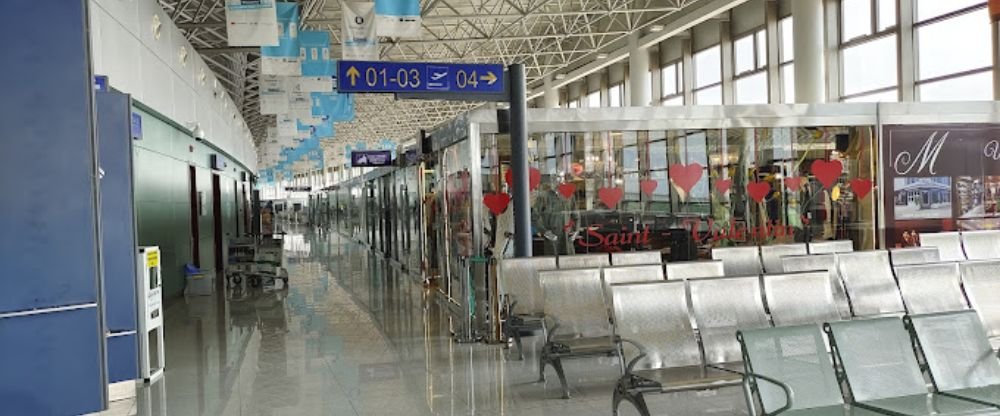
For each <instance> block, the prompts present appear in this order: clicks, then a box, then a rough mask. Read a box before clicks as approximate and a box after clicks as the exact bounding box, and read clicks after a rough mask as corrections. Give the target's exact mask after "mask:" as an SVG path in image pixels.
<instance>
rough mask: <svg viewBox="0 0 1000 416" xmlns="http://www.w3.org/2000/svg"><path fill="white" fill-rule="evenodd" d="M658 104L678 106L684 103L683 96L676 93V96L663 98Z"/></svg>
mask: <svg viewBox="0 0 1000 416" xmlns="http://www.w3.org/2000/svg"><path fill="white" fill-rule="evenodd" d="M660 105H663V106H678V107H679V106H683V105H684V96H683V95H678V96H676V97H673V98H667V99H665V100H663V101H662V102H661V103H660Z"/></svg>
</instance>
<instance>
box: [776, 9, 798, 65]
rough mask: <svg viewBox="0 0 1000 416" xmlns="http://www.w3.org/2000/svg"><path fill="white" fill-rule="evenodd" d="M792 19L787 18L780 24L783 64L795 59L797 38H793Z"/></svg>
mask: <svg viewBox="0 0 1000 416" xmlns="http://www.w3.org/2000/svg"><path fill="white" fill-rule="evenodd" d="M792 22H793V21H792V17H791V16H789V17H786V18H784V19H781V21H779V22H778V32H780V33H781V62H782V63H784V62H789V61H791V60H793V59H795V38H794V37H793V34H794V32H793V29H792V24H793V23H792Z"/></svg>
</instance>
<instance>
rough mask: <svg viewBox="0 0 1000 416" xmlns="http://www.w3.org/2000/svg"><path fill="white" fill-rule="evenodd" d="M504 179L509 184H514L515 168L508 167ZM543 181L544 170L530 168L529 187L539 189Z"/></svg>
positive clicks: (511, 185)
mask: <svg viewBox="0 0 1000 416" xmlns="http://www.w3.org/2000/svg"><path fill="white" fill-rule="evenodd" d="M503 179H504V181H506V182H507V186H509V187H513V186H514V170H513V169H507V173H506V174H504V175H503ZM541 183H542V172H541V171H539V170H538V169H537V168H528V189H529V190H531V191H534V190H535V189H538V185H541Z"/></svg>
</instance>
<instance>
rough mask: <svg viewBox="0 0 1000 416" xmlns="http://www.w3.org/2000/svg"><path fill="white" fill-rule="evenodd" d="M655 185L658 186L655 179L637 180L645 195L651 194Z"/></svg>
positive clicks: (658, 183)
mask: <svg viewBox="0 0 1000 416" xmlns="http://www.w3.org/2000/svg"><path fill="white" fill-rule="evenodd" d="M657 186H660V182H658V181H657V180H656V179H643V180H641V181H639V189H640V190H641V191H642V193H644V194H646V195H653V191H655V190H656V187H657Z"/></svg>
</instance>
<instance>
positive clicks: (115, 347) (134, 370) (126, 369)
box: [108, 334, 139, 383]
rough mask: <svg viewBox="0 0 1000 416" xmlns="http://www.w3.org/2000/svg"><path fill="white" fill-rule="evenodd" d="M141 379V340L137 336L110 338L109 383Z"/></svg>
mask: <svg viewBox="0 0 1000 416" xmlns="http://www.w3.org/2000/svg"><path fill="white" fill-rule="evenodd" d="M138 378H139V339H138V338H137V336H136V335H135V334H129V335H119V336H116V337H109V338H108V383H117V382H119V381H128V380H135V379H138Z"/></svg>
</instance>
